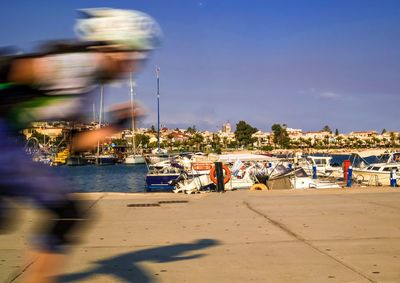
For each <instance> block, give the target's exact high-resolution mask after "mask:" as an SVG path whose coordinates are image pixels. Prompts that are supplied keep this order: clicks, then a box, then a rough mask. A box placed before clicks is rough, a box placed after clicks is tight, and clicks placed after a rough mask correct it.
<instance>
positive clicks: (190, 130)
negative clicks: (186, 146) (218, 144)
mask: <svg viewBox="0 0 400 283" xmlns="http://www.w3.org/2000/svg"><path fill="white" fill-rule="evenodd" d="M186 132H187V133H189V134H195V133H196V132H197V129H196V126H195V125H193V126H192V127H188V128H187V130H186Z"/></svg>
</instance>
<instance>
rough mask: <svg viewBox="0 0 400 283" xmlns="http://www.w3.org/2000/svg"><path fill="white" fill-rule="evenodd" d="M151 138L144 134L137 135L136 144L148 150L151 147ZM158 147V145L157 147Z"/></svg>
mask: <svg viewBox="0 0 400 283" xmlns="http://www.w3.org/2000/svg"><path fill="white" fill-rule="evenodd" d="M149 142H150V137H149V136H147V135H144V134H135V144H136V145H137V146H142V148H146V147H148V146H149ZM157 146H158V145H157Z"/></svg>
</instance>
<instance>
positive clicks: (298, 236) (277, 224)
mask: <svg viewBox="0 0 400 283" xmlns="http://www.w3.org/2000/svg"><path fill="white" fill-rule="evenodd" d="M243 203H244V204H245V205H246V207H247V208H248V209H249V210H251V211H253V212H254V213H256V214H258V215H259V216H261V217H263V218H265V219H266V220H267V221H268V222H270V223H271V224H272V225H274V226H276V227H278V228H280V229H281V230H283V231H284V232H286V233H287V234H289V235H290V236H292V237H294V238H295V239H296V240H298V241H300V242H302V243H304V244H306V245H307V246H309V247H310V248H312V249H314V250H315V251H317V252H319V253H321V254H322V255H325V256H327V257H329V258H331V259H332V260H334V261H336V262H337V263H339V264H341V265H343V266H344V267H346V268H347V269H349V270H351V271H353V272H354V273H356V274H358V275H360V276H361V277H363V278H365V279H367V280H368V281H369V282H373V283H377V282H378V281H376V280H375V279H373V278H370V277H369V276H367V275H366V274H364V273H363V272H361V271H359V270H357V269H356V268H355V267H352V266H351V265H349V264H347V263H345V262H344V261H342V260H340V259H338V258H336V257H335V256H333V255H331V254H329V253H327V252H325V251H323V250H321V249H319V248H318V247H316V246H314V245H313V244H312V243H311V242H309V241H307V240H306V239H304V238H303V237H301V236H300V235H298V234H296V233H295V232H293V231H291V230H290V229H289V228H288V227H287V226H286V225H284V224H283V223H280V222H278V221H276V220H274V219H272V218H270V217H269V216H267V215H265V214H263V213H262V212H260V211H258V210H257V209H255V208H253V207H252V206H251V205H250V204H249V203H248V202H246V201H244V202H243Z"/></svg>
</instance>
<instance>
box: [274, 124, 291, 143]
mask: <svg viewBox="0 0 400 283" xmlns="http://www.w3.org/2000/svg"><path fill="white" fill-rule="evenodd" d="M271 129H272V132H273V133H274V138H273V142H274V143H275V144H277V145H279V146H280V147H282V148H289V146H290V138H289V134H288V132H287V131H286V128H284V127H282V126H281V125H280V124H273V125H272V127H271Z"/></svg>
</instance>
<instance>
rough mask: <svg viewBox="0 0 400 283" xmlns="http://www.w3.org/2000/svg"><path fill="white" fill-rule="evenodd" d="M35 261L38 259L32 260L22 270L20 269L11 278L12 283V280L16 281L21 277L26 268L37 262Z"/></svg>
mask: <svg viewBox="0 0 400 283" xmlns="http://www.w3.org/2000/svg"><path fill="white" fill-rule="evenodd" d="M35 261H36V259H35V260H33V261H32V262H30V263H28V264H27V265H26V266H25V267H24V268H23V269H22V270H21V271H19V272H18V271H17V274H15V275H14V277H13V278H11V280H10V281H9V282H10V283H11V282H14V281H15V280H17V279H18V277H20V276H21V275H22V274H23V273H24V272H25V271H26V270H28V268H29V267H31V265H32V264H34V263H35Z"/></svg>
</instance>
